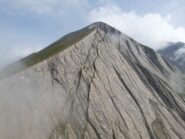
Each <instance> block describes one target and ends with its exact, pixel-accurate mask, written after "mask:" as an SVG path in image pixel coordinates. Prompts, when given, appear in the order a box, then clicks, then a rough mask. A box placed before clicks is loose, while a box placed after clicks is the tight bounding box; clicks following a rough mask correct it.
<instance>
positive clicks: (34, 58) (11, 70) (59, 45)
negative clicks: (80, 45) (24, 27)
mask: <svg viewBox="0 0 185 139" xmlns="http://www.w3.org/2000/svg"><path fill="white" fill-rule="evenodd" d="M92 31H93V30H92V29H88V28H83V29H81V30H78V31H76V32H72V33H70V34H68V35H66V36H64V37H62V38H61V39H59V40H58V41H56V42H55V43H53V44H51V45H50V46H48V47H46V48H45V49H43V50H41V51H39V52H37V53H33V54H31V55H29V56H27V57H25V58H23V59H21V60H19V61H17V62H15V63H13V64H11V65H9V66H8V67H6V68H4V69H3V70H2V71H0V79H2V78H6V77H9V76H11V75H14V74H16V73H18V72H20V71H22V70H25V69H27V68H29V67H31V66H33V65H35V64H38V63H39V62H42V61H43V60H45V59H47V58H49V57H51V56H53V55H55V54H57V53H59V52H61V51H63V50H64V49H66V48H68V47H69V46H71V45H73V44H75V43H77V42H78V41H80V40H81V39H82V38H84V37H85V36H87V35H88V34H90V33H91V32H92ZM20 51H21V50H20Z"/></svg>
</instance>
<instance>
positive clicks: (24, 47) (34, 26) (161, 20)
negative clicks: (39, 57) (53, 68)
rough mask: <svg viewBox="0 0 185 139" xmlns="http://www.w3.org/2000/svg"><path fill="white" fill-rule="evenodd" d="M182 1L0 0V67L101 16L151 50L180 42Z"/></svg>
mask: <svg viewBox="0 0 185 139" xmlns="http://www.w3.org/2000/svg"><path fill="white" fill-rule="evenodd" d="M184 5H185V1H184V0H40V1H38V0H0V38H1V39H0V63H1V64H0V68H1V67H3V66H5V65H7V64H9V63H11V62H12V61H14V60H17V59H19V58H21V57H24V56H26V55H28V54H30V53H32V52H35V51H38V50H40V49H42V48H44V47H46V46H48V45H49V44H50V43H52V42H54V41H55V40H57V39H59V38H60V37H62V36H63V35H65V34H66V33H69V32H70V31H74V30H76V29H80V28H81V27H83V26H86V25H88V24H90V23H92V22H95V21H104V22H106V23H108V24H110V25H112V26H114V27H116V28H117V29H119V30H121V31H122V32H124V33H126V34H127V35H129V36H131V37H133V38H134V39H136V40H138V41H139V42H141V43H143V44H146V45H149V46H150V47H152V48H154V49H157V48H159V47H161V45H163V44H165V43H166V42H169V41H185V23H184V21H185V16H183V15H184V13H185V7H184Z"/></svg>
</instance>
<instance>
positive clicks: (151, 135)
mask: <svg viewBox="0 0 185 139" xmlns="http://www.w3.org/2000/svg"><path fill="white" fill-rule="evenodd" d="M113 68H114V70H115V73H116V74H117V76H118V78H119V80H120V81H121V82H122V84H123V86H124V87H125V89H126V90H127V92H128V93H129V94H130V96H131V97H132V99H133V100H134V102H135V103H136V105H137V107H138V109H139V111H140V113H141V115H142V117H143V122H144V124H145V126H146V129H147V130H148V133H149V136H150V138H151V139H155V137H154V135H153V133H152V130H151V129H150V126H149V124H148V122H147V120H146V117H145V114H144V112H143V110H142V108H141V106H140V104H139V102H138V101H137V99H136V97H135V96H134V95H133V94H132V92H131V90H130V89H129V88H128V86H127V85H126V83H125V81H124V80H123V78H122V77H121V75H120V74H119V72H118V71H117V69H116V68H115V67H113Z"/></svg>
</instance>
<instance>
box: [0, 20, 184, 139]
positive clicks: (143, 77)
mask: <svg viewBox="0 0 185 139" xmlns="http://www.w3.org/2000/svg"><path fill="white" fill-rule="evenodd" d="M84 29H86V30H91V32H90V33H89V34H87V35H86V36H85V37H83V38H82V39H81V40H79V41H77V42H75V43H74V44H72V45H71V46H70V47H68V48H67V49H65V50H63V51H60V52H58V53H56V54H54V55H52V56H51V57H48V58H47V59H44V60H43V61H41V62H39V63H37V64H35V65H33V66H31V67H29V68H27V69H25V68H24V70H22V71H20V72H17V73H16V74H14V75H11V76H8V77H7V78H4V79H2V80H1V81H0V89H1V91H0V98H1V100H3V101H0V111H1V112H2V113H3V115H2V116H1V117H0V123H2V124H1V125H0V138H2V139H11V138H12V137H13V138H14V139H25V138H26V139H183V138H184V137H185V98H184V94H182V93H183V90H184V80H183V79H182V77H183V75H182V74H181V72H180V71H179V70H178V69H177V68H176V67H175V66H173V65H171V64H170V63H169V62H167V61H166V60H164V59H163V58H162V57H161V56H160V55H158V54H156V53H155V52H154V51H153V50H152V49H150V48H148V47H146V46H144V45H142V44H140V43H138V42H136V41H135V40H133V39H131V38H130V37H128V36H126V35H125V34H123V33H121V32H120V31H118V30H116V29H115V28H113V27H111V26H109V25H107V24H105V23H101V22H97V23H94V24H92V25H89V26H88V27H86V28H84ZM179 88H180V89H179ZM5 104H6V105H5ZM5 125H6V126H5ZM7 129H8V130H7Z"/></svg>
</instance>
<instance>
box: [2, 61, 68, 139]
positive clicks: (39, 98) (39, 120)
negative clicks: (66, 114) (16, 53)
mask: <svg viewBox="0 0 185 139" xmlns="http://www.w3.org/2000/svg"><path fill="white" fill-rule="evenodd" d="M19 66H23V65H21V64H20V65H19ZM33 69H34V71H33V70H28V71H27V72H26V74H25V72H21V73H18V74H17V75H14V76H12V77H8V78H7V79H1V80H0V113H1V116H0V123H1V124H0V138H1V139H12V138H14V139H47V138H48V137H49V135H50V132H51V131H52V128H54V127H55V125H56V124H57V123H58V121H61V117H62V113H61V109H62V107H63V105H64V102H65V101H64V100H65V95H64V93H62V92H63V89H62V88H60V86H58V87H57V88H59V90H60V91H57V90H54V89H53V85H52V82H51V79H50V78H49V75H50V74H49V73H48V72H49V71H48V70H47V69H48V68H43V69H42V72H40V71H41V69H40V68H36V67H34V68H33ZM35 71H37V72H35ZM56 86H57V85H56Z"/></svg>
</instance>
